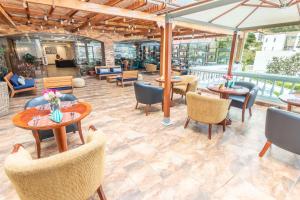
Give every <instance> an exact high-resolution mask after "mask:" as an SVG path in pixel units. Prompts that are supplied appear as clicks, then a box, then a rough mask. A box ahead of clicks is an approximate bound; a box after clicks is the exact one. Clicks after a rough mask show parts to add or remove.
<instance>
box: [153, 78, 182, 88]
mask: <svg viewBox="0 0 300 200" xmlns="http://www.w3.org/2000/svg"><path fill="white" fill-rule="evenodd" d="M155 81H157V82H159V83H164V82H165V80H164V79H163V78H157V79H155ZM181 81H182V79H181V78H180V77H178V78H175V77H172V78H171V90H172V89H173V86H174V83H179V82H181Z"/></svg>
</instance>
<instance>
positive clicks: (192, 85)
mask: <svg viewBox="0 0 300 200" xmlns="http://www.w3.org/2000/svg"><path fill="white" fill-rule="evenodd" d="M180 78H181V80H182V81H181V82H179V83H175V84H174V86H173V89H172V97H171V99H172V100H173V95H174V93H175V94H180V95H181V97H183V96H186V93H187V92H196V90H197V84H198V80H197V77H196V76H193V75H184V76H180ZM185 102H186V100H185Z"/></svg>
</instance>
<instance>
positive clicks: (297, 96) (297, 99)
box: [279, 93, 300, 111]
mask: <svg viewBox="0 0 300 200" xmlns="http://www.w3.org/2000/svg"><path fill="white" fill-rule="evenodd" d="M279 99H280V100H281V101H283V102H284V103H287V110H288V111H292V106H297V107H300V93H291V94H285V95H280V96H279Z"/></svg>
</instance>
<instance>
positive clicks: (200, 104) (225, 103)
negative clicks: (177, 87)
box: [184, 92, 231, 139]
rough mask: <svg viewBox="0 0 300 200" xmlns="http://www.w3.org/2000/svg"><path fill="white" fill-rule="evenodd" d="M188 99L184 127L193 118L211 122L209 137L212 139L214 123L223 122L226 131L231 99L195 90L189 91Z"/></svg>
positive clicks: (206, 122) (202, 121) (207, 122)
mask: <svg viewBox="0 0 300 200" xmlns="http://www.w3.org/2000/svg"><path fill="white" fill-rule="evenodd" d="M186 100H187V112H188V118H187V120H186V123H185V125H184V128H186V127H187V125H188V124H189V122H190V120H191V119H192V120H195V121H198V122H201V123H205V124H209V129H208V139H211V128H212V124H219V123H222V125H223V131H225V126H226V120H225V119H226V116H227V113H228V109H229V106H230V102H231V100H227V99H216V98H212V97H207V96H202V95H199V94H197V93H195V92H188V93H187V95H186Z"/></svg>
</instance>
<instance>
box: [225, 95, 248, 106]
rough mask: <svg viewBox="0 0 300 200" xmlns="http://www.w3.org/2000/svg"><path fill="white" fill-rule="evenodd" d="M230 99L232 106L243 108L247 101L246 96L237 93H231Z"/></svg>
mask: <svg viewBox="0 0 300 200" xmlns="http://www.w3.org/2000/svg"><path fill="white" fill-rule="evenodd" d="M229 99H231V100H232V101H231V106H233V107H237V108H243V104H244V102H245V96H236V95H230V96H229Z"/></svg>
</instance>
